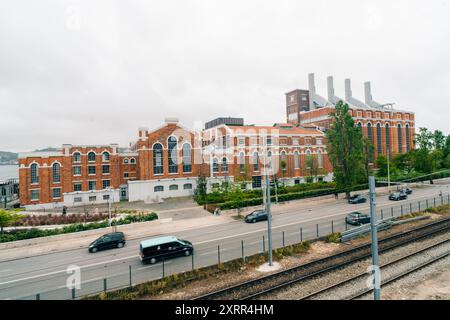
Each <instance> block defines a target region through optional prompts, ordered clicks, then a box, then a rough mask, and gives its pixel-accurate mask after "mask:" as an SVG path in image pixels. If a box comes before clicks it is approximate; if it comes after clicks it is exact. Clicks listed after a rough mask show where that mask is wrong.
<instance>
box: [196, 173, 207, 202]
mask: <svg viewBox="0 0 450 320" xmlns="http://www.w3.org/2000/svg"><path fill="white" fill-rule="evenodd" d="M207 191H208V184H207V181H206V177H205V175H204V174H200V175H199V176H198V179H197V189H195V195H196V196H197V197H200V199H201V200H203V201H204V200H205V198H206V193H207Z"/></svg>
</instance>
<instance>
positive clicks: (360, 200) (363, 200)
mask: <svg viewBox="0 0 450 320" xmlns="http://www.w3.org/2000/svg"><path fill="white" fill-rule="evenodd" d="M366 202H367V199H366V198H365V197H363V196H362V195H359V194H357V195H354V196H352V197H350V198H349V199H348V203H351V204H358V203H366Z"/></svg>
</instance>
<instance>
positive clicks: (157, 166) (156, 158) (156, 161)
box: [153, 143, 164, 174]
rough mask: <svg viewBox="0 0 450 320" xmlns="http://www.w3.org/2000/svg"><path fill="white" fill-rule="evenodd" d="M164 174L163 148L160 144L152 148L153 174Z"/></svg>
mask: <svg viewBox="0 0 450 320" xmlns="http://www.w3.org/2000/svg"><path fill="white" fill-rule="evenodd" d="M163 173H164V162H163V147H162V145H161V144H160V143H157V144H155V145H154V146H153V174H163Z"/></svg>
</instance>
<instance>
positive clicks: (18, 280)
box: [0, 255, 139, 286]
mask: <svg viewBox="0 0 450 320" xmlns="http://www.w3.org/2000/svg"><path fill="white" fill-rule="evenodd" d="M138 257H139V256H136V255H133V256H129V257H124V258H120V259H114V260H110V261H104V262H97V263H92V264H88V265H85V266H80V269H86V268H90V267H95V266H100V265H105V264H109V263H112V262H117V261H122V260H127V259H131V258H138ZM73 265H74V264H73ZM66 272H67V270H58V271H53V272H49V273H45V274H39V275H35V276H31V277H26V278H20V279H16V280H11V281H6V282H0V286H1V285H5V284H11V283H15V282H20V281H24V280H31V279H36V278H42V277H46V276H51V275H54V274H58V273H66Z"/></svg>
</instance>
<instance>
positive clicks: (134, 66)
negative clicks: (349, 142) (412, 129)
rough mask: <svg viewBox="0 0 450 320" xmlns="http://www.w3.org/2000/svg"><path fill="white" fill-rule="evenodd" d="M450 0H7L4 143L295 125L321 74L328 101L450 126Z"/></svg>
mask: <svg viewBox="0 0 450 320" xmlns="http://www.w3.org/2000/svg"><path fill="white" fill-rule="evenodd" d="M449 17H450V5H449V1H446V0H435V1H434V0H429V1H426V2H424V1H419V0H413V1H412V0H396V1H380V0H376V1H361V0H348V1H316V0H315V1H300V0H294V1H280V0H277V1H262V0H255V1H249V0H245V1H242V0H238V1H234V0H227V1H223V0H221V1H214V0H204V1H193V0H164V1H163V0H160V1H148V0H147V1H144V0H142V1H111V0H105V1H93V0H86V1H76V0H74V1H65V0H53V1H45V0H40V1H32V0H29V1H22V0H14V1H1V2H0V150H8V151H28V150H33V149H36V148H43V147H48V146H54V147H59V146H61V145H62V144H64V143H71V144H108V143H119V144H120V145H121V146H127V145H128V144H129V142H130V141H133V140H135V139H136V138H137V132H138V128H139V127H141V126H147V127H150V128H155V127H158V126H159V125H161V123H162V122H163V121H164V118H165V117H178V118H179V119H180V121H181V123H182V124H183V125H185V126H187V127H190V128H192V127H193V125H194V122H195V121H206V120H210V119H212V118H215V117H218V116H235V117H244V118H245V120H246V123H256V124H272V123H275V122H281V121H285V119H286V115H285V95H284V94H285V93H286V92H288V91H291V90H293V89H296V88H300V89H301V88H304V89H306V88H307V76H308V73H310V72H314V73H315V74H316V86H317V90H318V92H319V93H320V94H321V95H323V96H326V77H327V76H329V75H333V76H334V79H335V89H336V94H337V95H338V96H341V97H342V96H344V79H345V78H351V79H352V84H353V93H354V96H355V97H357V98H359V99H360V100H363V99H364V96H363V92H364V90H363V82H364V81H368V80H370V81H372V91H373V96H374V99H375V100H377V101H378V102H381V103H387V102H395V103H396V106H397V107H398V108H401V109H407V110H411V111H413V112H415V113H416V119H417V121H416V127H421V126H426V127H428V128H430V129H433V130H434V129H439V130H442V131H444V133H446V134H449V133H450V124H449V120H450V41H449V39H450V21H449Z"/></svg>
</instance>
